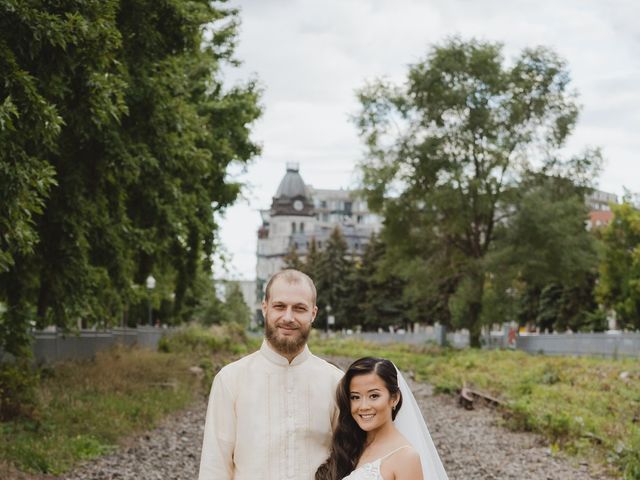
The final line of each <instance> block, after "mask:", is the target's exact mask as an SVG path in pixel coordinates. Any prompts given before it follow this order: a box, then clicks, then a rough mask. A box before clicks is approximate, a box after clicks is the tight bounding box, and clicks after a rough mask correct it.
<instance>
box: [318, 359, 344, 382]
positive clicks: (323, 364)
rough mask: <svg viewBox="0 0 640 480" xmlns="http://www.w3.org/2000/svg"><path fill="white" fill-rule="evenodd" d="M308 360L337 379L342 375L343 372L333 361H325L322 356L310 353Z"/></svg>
mask: <svg viewBox="0 0 640 480" xmlns="http://www.w3.org/2000/svg"><path fill="white" fill-rule="evenodd" d="M310 360H311V361H312V362H313V365H314V367H315V368H317V369H318V370H321V371H322V372H325V373H326V374H329V375H331V376H333V377H335V378H336V379H337V380H340V379H341V378H342V377H343V375H344V372H343V371H342V370H341V369H340V368H339V367H337V366H336V365H334V364H333V363H330V362H327V361H326V360H325V359H323V358H320V357H318V356H316V355H313V354H311V357H310Z"/></svg>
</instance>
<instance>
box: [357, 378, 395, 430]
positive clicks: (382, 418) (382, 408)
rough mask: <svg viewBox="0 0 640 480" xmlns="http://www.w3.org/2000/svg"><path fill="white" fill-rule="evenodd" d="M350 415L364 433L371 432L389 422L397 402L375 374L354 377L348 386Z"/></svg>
mask: <svg viewBox="0 0 640 480" xmlns="http://www.w3.org/2000/svg"><path fill="white" fill-rule="evenodd" d="M349 398H350V400H351V415H352V416H353V419H354V420H355V421H356V423H357V424H358V425H359V426H360V428H361V429H362V430H364V431H365V432H371V431H373V430H377V429H378V428H380V427H382V426H383V425H385V424H386V423H387V422H391V421H392V419H391V412H392V409H393V407H394V406H395V404H396V403H397V401H398V398H397V395H394V396H392V395H391V393H390V392H389V389H388V388H387V386H386V385H385V383H384V380H382V378H380V377H379V376H378V374H376V373H368V374H366V375H356V376H355V377H353V378H352V379H351V384H350V385H349Z"/></svg>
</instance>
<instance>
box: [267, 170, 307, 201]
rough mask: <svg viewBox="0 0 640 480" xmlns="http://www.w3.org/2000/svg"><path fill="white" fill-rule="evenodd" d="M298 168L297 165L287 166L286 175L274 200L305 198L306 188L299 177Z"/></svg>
mask: <svg viewBox="0 0 640 480" xmlns="http://www.w3.org/2000/svg"><path fill="white" fill-rule="evenodd" d="M299 170H300V167H299V166H298V164H297V163H288V164H287V173H286V174H285V176H284V178H283V179H282V181H281V182H280V186H278V191H277V192H276V195H275V197H274V198H279V199H282V198H295V197H305V198H306V197H307V187H306V185H305V184H304V180H302V176H300V172H299Z"/></svg>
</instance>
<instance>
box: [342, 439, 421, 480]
mask: <svg viewBox="0 0 640 480" xmlns="http://www.w3.org/2000/svg"><path fill="white" fill-rule="evenodd" d="M407 447H409V445H403V446H402V447H400V448H396V449H395V450H393V451H392V452H389V453H387V454H386V455H385V456H384V457H381V458H378V459H377V460H374V461H373V462H369V463H365V464H364V465H362V466H361V467H359V468H356V469H355V470H354V471H353V472H351V473H350V474H349V475H347V476H346V477H344V478H343V479H342V480H384V478H382V474H381V473H380V465H382V461H383V460H384V459H385V458H387V457H390V456H391V455H393V454H394V453H396V452H397V451H399V450H402V449H403V448H407Z"/></svg>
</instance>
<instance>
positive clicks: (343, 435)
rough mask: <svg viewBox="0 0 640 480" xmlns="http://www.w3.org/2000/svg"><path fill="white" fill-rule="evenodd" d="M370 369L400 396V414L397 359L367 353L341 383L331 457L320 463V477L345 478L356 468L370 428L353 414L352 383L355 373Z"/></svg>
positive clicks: (337, 397)
mask: <svg viewBox="0 0 640 480" xmlns="http://www.w3.org/2000/svg"><path fill="white" fill-rule="evenodd" d="M369 373H376V374H377V375H378V376H379V377H380V378H381V379H382V381H383V382H384V383H385V386H386V387H387V389H388V390H389V393H390V394H391V395H392V396H393V395H398V397H399V400H398V403H397V404H396V408H395V410H393V411H392V412H391V418H392V419H395V418H396V414H397V413H398V411H399V410H400V407H401V406H402V395H401V393H400V388H399V387H398V372H397V371H396V367H395V366H394V365H393V363H391V362H390V361H389V360H386V359H384V358H373V357H364V358H360V359H358V360H356V361H355V362H353V363H352V364H351V366H350V367H349V369H348V370H347V373H345V374H344V377H342V380H341V381H340V383H339V384H338V388H337V391H336V402H337V404H338V408H339V410H340V414H339V416H338V425H337V426H336V429H335V431H334V432H333V440H332V442H331V453H330V454H329V458H328V459H327V460H326V461H325V462H324V463H323V464H322V465H320V467H318V470H317V471H316V480H341V479H343V478H344V477H346V476H347V475H349V474H350V473H351V472H352V471H353V470H354V469H355V468H356V465H357V464H358V461H359V460H360V456H361V455H362V451H363V450H364V444H365V441H366V439H367V432H365V431H364V430H362V429H361V428H360V427H359V426H358V424H357V423H356V421H355V420H354V418H353V416H352V415H351V395H350V387H351V380H352V379H353V377H356V376H358V375H367V374H369Z"/></svg>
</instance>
